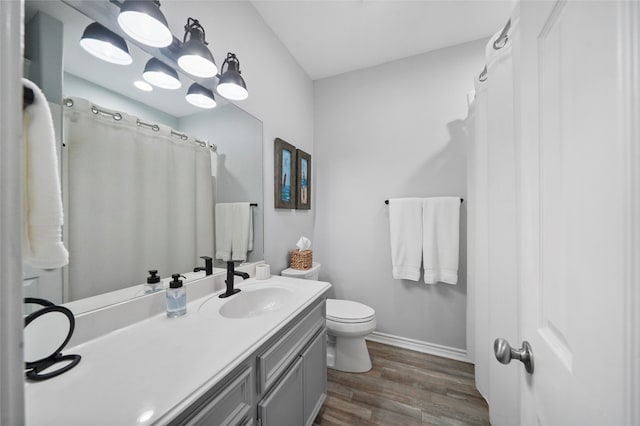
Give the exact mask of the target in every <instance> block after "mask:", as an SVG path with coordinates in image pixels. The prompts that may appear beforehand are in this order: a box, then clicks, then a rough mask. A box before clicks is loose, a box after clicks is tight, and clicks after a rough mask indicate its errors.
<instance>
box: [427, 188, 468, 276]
mask: <svg viewBox="0 0 640 426" xmlns="http://www.w3.org/2000/svg"><path fill="white" fill-rule="evenodd" d="M422 220H423V222H422V233H423V237H422V251H423V255H424V259H423V261H424V282H425V283H427V284H435V283H437V282H443V283H447V284H457V283H458V245H459V238H460V237H459V236H460V198H459V197H434V198H424V199H423V200H422Z"/></svg>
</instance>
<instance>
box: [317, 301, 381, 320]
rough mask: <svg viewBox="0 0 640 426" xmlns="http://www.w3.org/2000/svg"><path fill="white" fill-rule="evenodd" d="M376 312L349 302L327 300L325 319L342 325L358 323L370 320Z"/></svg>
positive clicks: (359, 304)
mask: <svg viewBox="0 0 640 426" xmlns="http://www.w3.org/2000/svg"><path fill="white" fill-rule="evenodd" d="M375 315H376V311H374V310H373V309H372V308H370V307H369V306H367V305H363V304H362V303H358V302H353V301H351V300H337V299H327V319H328V320H331V321H335V322H342V323H358V322H367V321H370V320H372V319H373V318H374V317H375Z"/></svg>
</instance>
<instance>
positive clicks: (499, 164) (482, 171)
mask: <svg viewBox="0 0 640 426" xmlns="http://www.w3.org/2000/svg"><path fill="white" fill-rule="evenodd" d="M501 32H502V31H499V32H498V33H496V35H494V36H493V37H492V38H491V40H490V41H489V43H488V44H487V48H486V60H487V72H486V81H484V82H482V81H480V80H479V77H480V76H478V77H477V79H476V96H475V100H474V103H473V105H472V106H471V109H470V114H469V124H470V126H471V127H472V128H471V129H470V132H469V134H470V135H471V136H472V137H471V140H470V148H469V157H468V176H469V177H468V179H469V180H468V185H469V187H468V198H469V204H468V207H467V208H468V218H469V227H470V230H469V242H468V250H469V252H468V267H469V275H468V282H469V286H470V287H473V291H471V292H470V294H471V296H470V299H469V315H471V316H472V318H473V338H472V339H471V343H472V345H473V348H472V352H473V354H474V362H475V376H476V386H477V388H478V390H479V391H480V393H481V394H482V395H483V396H484V397H485V398H486V399H487V400H488V401H489V405H490V407H491V412H490V414H491V421H492V423H495V424H509V423H510V422H513V421H516V422H517V419H510V418H509V413H510V412H512V410H510V409H505V410H502V408H503V407H504V406H505V405H504V404H506V405H511V406H517V404H518V394H517V392H516V391H515V390H514V389H513V388H512V386H510V385H509V383H518V380H517V378H514V377H512V375H514V374H517V373H518V370H517V369H510V368H508V367H506V366H503V365H501V364H499V363H498V362H497V360H496V359H495V356H494V354H493V341H494V340H495V339H496V338H498V337H503V338H506V339H507V340H508V341H509V342H510V343H512V344H513V345H518V343H519V342H518V341H517V338H518V321H517V318H518V316H517V304H518V300H517V282H518V276H517V263H516V262H517V258H516V255H517V250H518V247H517V239H516V235H517V234H516V231H517V222H516V169H515V164H516V152H515V127H514V120H515V114H514V105H515V99H514V77H513V75H514V73H513V56H512V51H511V49H512V45H513V42H514V38H515V37H517V34H518V29H517V21H514V22H512V24H511V29H510V31H509V33H508V39H507V42H506V44H505V45H504V46H502V47H500V46H498V47H497V48H496V47H494V42H495V41H496V39H498V38H499V36H500V33H501ZM507 379H508V380H507Z"/></svg>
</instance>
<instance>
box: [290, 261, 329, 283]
mask: <svg viewBox="0 0 640 426" xmlns="http://www.w3.org/2000/svg"><path fill="white" fill-rule="evenodd" d="M320 266H321V265H320V264H319V263H316V262H313V264H312V266H311V268H309V269H305V270H300V269H292V268H287V269H285V270H284V271H282V272H280V275H282V276H283V277H291V278H302V279H303V280H317V279H318V277H319V276H320Z"/></svg>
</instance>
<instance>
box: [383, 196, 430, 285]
mask: <svg viewBox="0 0 640 426" xmlns="http://www.w3.org/2000/svg"><path fill="white" fill-rule="evenodd" d="M389 228H390V240H391V264H392V266H393V270H392V274H393V278H395V279H397V280H401V279H406V280H412V281H418V280H419V279H420V263H421V261H422V259H421V257H422V200H421V199H420V198H395V199H394V198H392V199H390V200H389Z"/></svg>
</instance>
